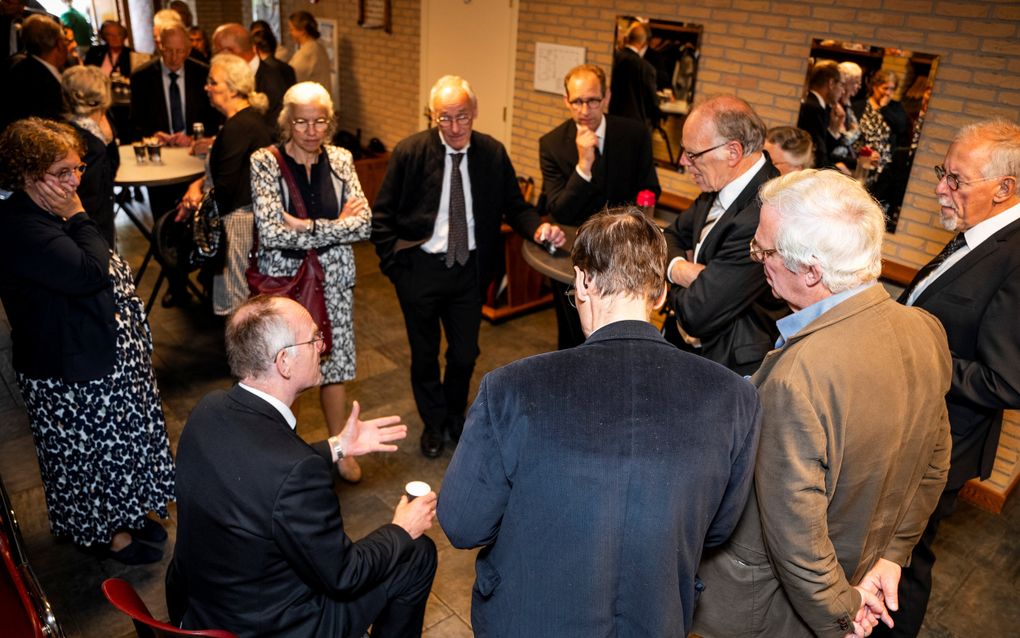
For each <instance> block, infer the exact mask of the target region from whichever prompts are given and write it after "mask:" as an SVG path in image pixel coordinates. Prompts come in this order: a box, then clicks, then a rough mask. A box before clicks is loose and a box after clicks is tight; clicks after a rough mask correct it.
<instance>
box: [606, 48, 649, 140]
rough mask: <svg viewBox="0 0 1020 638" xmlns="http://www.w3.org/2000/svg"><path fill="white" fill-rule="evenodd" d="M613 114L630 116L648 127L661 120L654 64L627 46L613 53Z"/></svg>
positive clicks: (611, 87)
mask: <svg viewBox="0 0 1020 638" xmlns="http://www.w3.org/2000/svg"><path fill="white" fill-rule="evenodd" d="M610 90H611V91H612V96H613V97H612V101H611V102H610V103H609V108H610V110H611V111H612V112H613V115H619V116H620V117H628V118H630V119H632V120H637V121H639V122H641V123H642V124H644V125H645V126H646V127H648V128H649V129H651V128H653V127H655V126H656V125H657V124H658V123H659V100H658V98H657V97H656V95H655V67H653V66H652V65H651V64H650V63H649V62H648V61H647V60H645V59H644V58H642V57H641V56H640V55H638V54H637V53H635V52H634V51H632V50H631V49H628V48H627V47H624V48H623V49H620V50H619V51H617V52H616V55H614V56H613V75H612V79H611V82H610Z"/></svg>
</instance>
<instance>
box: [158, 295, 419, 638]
mask: <svg viewBox="0 0 1020 638" xmlns="http://www.w3.org/2000/svg"><path fill="white" fill-rule="evenodd" d="M322 339H323V337H322V333H320V332H319V329H318V326H317V325H316V323H315V321H314V320H313V319H312V317H311V315H309V314H308V311H307V310H305V309H304V308H303V307H302V306H301V305H300V304H298V303H297V302H295V301H292V300H290V299H287V298H284V297H265V296H259V297H254V298H252V299H249V300H248V301H247V302H245V303H244V305H242V306H241V307H240V308H238V309H237V311H236V312H235V313H234V314H233V315H231V317H230V320H229V321H228V323H227V330H226V347H227V360H228V362H229V363H230V370H231V372H232V373H233V374H234V376H236V377H237V378H238V380H239V383H238V384H237V385H236V386H234V387H233V388H231V389H230V390H228V391H222V390H218V391H216V392H213V393H212V394H210V395H208V396H206V397H205V398H204V399H202V401H201V402H200V403H199V404H198V405H197V406H195V409H194V411H192V413H191V415H190V416H189V417H188V423H187V424H186V425H185V426H184V431H183V432H182V433H181V440H180V445H179V446H178V448H177V521H178V522H177V544H176V546H175V547H174V559H173V562H172V563H171V565H170V569H169V571H168V573H167V607H168V609H169V611H170V617H171V620H172V621H174V622H177V623H181V626H182V627H184V628H186V629H200V628H206V627H216V628H217V629H226V630H229V631H232V632H234V633H235V634H237V635H238V636H264V637H270V636H276V637H283V636H294V637H295V638H296V637H298V636H300V637H302V638H312V637H316V638H318V637H321V638H326V637H327V636H328V637H330V638H333V637H336V636H362V635H363V634H364V633H365V632H366V631H367V629H368V627H369V625H372V626H373V629H372V635H373V636H376V637H379V636H389V637H391V638H405V637H413V636H420V635H421V631H422V621H423V619H424V616H425V604H426V601H427V600H428V597H429V591H430V590H431V588H432V579H433V577H434V576H435V570H436V546H435V544H433V542H432V541H431V540H430V539H429V537H428V536H425V535H424V532H425V530H427V529H428V528H429V527H431V526H432V519H433V517H434V516H435V505H436V495H435V493H433V492H430V493H429V494H426V495H425V496H422V497H419V498H416V499H414V500H413V501H411V502H410V503H409V502H408V501H407V497H406V496H403V497H401V499H400V503H399V504H398V505H397V507H396V511H395V512H394V514H393V522H392V523H391V524H389V525H383V526H382V527H380V528H379V529H377V530H375V531H374V532H372V533H371V534H369V535H368V536H366V537H365V538H362V539H361V540H359V541H357V542H352V541H351V539H350V538H349V537H348V536H347V534H346V533H345V532H344V528H343V519H342V518H341V516H340V508H339V505H338V503H337V499H336V494H335V493H334V492H333V478H332V475H331V473H330V471H331V468H330V466H331V465H333V464H335V463H337V462H338V461H339V460H340V459H342V458H344V456H347V455H349V456H359V455H362V454H367V453H369V452H392V451H394V450H396V449H397V446H395V445H392V442H393V441H397V440H400V439H402V438H404V437H405V436H407V427H406V426H404V425H403V424H399V423H398V421H399V420H400V419H399V417H396V416H391V417H382V418H378V419H372V420H370V421H365V422H362V421H361V420H360V419H359V418H358V414H359V411H360V408H359V406H358V404H357V402H355V403H354V407H353V409H352V410H351V416H350V418H349V419H348V420H347V425H346V426H345V427H344V430H343V431H342V432H341V433H340V434H338V435H336V436H333V437H330V438H329V439H327V440H325V441H320V442H319V443H316V444H315V445H308V444H307V443H305V442H304V441H303V440H302V439H301V437H299V436H298V435H297V433H296V432H295V429H294V428H295V427H296V425H297V419H296V417H295V416H294V414H293V413H292V412H291V410H290V406H291V405H292V404H293V402H294V400H295V399H296V398H297V395H298V394H299V393H300V392H302V391H303V390H306V389H308V388H311V387H315V386H317V385H319V380H320V372H319V355H320V353H321V352H322Z"/></svg>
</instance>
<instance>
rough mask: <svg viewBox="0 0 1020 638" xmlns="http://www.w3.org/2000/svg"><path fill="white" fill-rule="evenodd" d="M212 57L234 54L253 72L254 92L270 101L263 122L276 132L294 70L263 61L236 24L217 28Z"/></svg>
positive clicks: (244, 32)
mask: <svg viewBox="0 0 1020 638" xmlns="http://www.w3.org/2000/svg"><path fill="white" fill-rule="evenodd" d="M212 48H213V54H216V53H219V52H221V51H226V52H227V53H233V54H234V55H236V56H238V57H240V58H241V59H242V60H244V61H245V62H247V63H248V64H249V65H250V66H251V67H252V69H253V70H254V71H255V90H256V91H258V92H259V93H265V94H266V97H268V98H269V109H268V110H267V111H266V119H268V120H269V122H270V123H271V124H272V125H273V128H274V130H275V127H276V118H277V117H278V116H279V115H280V110H281V109H282V108H283V94H284V93H286V92H287V89H289V88H290V87H292V86H294V83H295V82H296V81H297V80H296V79H295V75H294V69H293V68H291V66H290V65H289V64H287V63H286V62H280V61H279V60H277V59H276V58H268V59H265V60H262V59H260V58H259V56H258V54H257V53H256V51H255V45H254V44H252V40H251V35H250V34H249V33H248V30H247V29H245V28H244V27H243V26H241V25H240V24H237V23H236V22H231V23H228V24H223V25H220V26H219V27H217V29H216V31H214V32H213V36H212Z"/></svg>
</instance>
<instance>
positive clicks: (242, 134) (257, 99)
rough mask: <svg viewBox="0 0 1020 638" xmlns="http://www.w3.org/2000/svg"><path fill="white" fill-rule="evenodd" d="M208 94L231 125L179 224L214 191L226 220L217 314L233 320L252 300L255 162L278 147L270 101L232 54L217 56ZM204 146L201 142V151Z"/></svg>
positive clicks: (187, 198)
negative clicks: (264, 149) (253, 159)
mask: <svg viewBox="0 0 1020 638" xmlns="http://www.w3.org/2000/svg"><path fill="white" fill-rule="evenodd" d="M205 92H206V94H207V95H208V96H209V102H210V103H211V104H212V106H213V108H215V109H216V110H217V111H219V112H220V113H222V114H223V116H224V117H225V118H226V121H225V122H224V123H223V126H222V127H221V128H220V131H219V133H217V135H216V138H215V140H213V142H212V147H211V148H209V149H208V151H209V154H208V156H207V158H206V165H205V172H206V174H205V176H203V177H200V178H199V179H197V180H195V181H194V182H192V183H191V185H190V186H189V187H188V191H187V192H186V193H185V194H184V197H183V198H182V199H181V205H180V207H179V208H178V212H177V220H178V221H181V220H183V219H184V218H185V217H187V215H188V214H190V213H191V212H192V211H194V210H195V209H197V208H198V207H199V206H201V204H202V197H203V194H204V192H205V191H206V190H207V189H209V188H212V189H213V194H212V197H213V199H215V201H216V209H217V210H218V211H219V214H220V216H221V217H222V219H223V230H224V236H225V238H226V245H225V246H223V247H222V248H220V251H219V254H218V261H219V262H220V263H216V264H213V270H214V271H215V273H214V274H213V295H212V302H213V312H214V313H216V314H217V315H222V316H225V315H229V314H230V313H231V312H233V311H234V310H235V309H236V308H237V307H238V306H240V305H241V304H242V303H244V300H245V299H247V298H248V283H247V282H246V281H245V279H244V271H245V269H246V268H247V267H248V253H249V252H250V251H251V244H252V224H253V223H254V222H253V220H252V210H251V156H252V153H254V152H255V151H257V150H258V149H260V148H262V147H264V146H269V145H270V144H272V143H273V132H272V129H271V128H270V124H269V122H267V121H266V118H265V112H266V109H267V108H268V107H269V99H268V98H267V97H266V95H265V94H264V93H258V92H256V91H255V73H254V72H253V71H252V70H251V67H250V66H249V65H248V63H247V62H245V61H244V60H243V59H241V58H240V57H238V56H236V55H232V54H230V53H220V54H217V55H215V56H213V59H212V64H211V66H210V67H209V77H208V79H207V80H206V83H205ZM203 144H208V141H205V142H196V151H198V150H202V149H201V148H200V147H201V145H203Z"/></svg>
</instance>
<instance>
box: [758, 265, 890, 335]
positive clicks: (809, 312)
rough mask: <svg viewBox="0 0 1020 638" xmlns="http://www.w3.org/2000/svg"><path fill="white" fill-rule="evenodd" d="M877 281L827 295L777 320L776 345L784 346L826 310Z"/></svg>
mask: <svg viewBox="0 0 1020 638" xmlns="http://www.w3.org/2000/svg"><path fill="white" fill-rule="evenodd" d="M876 283H877V282H876V281H869V282H867V283H864V284H861V285H860V286H855V287H853V288H850V289H849V290H844V291H842V292H838V293H836V294H834V295H831V296H829V297H826V298H825V299H822V300H821V301H816V302H815V303H813V304H811V305H810V306H808V307H807V308H801V309H800V310H798V311H797V312H795V313H793V314H792V315H787V316H785V317H783V318H782V319H780V320H779V321H777V322H776V327H777V328H779V338H778V339H776V347H777V348H782V347H783V345H785V344H786V342H787V341H789V340H790V339H793V338H794V337H795V336H796V335H797V333H799V332H800V331H801V330H803V329H804V328H807V327H808V325H810V324H811V322H812V321H814V320H815V319H817V318H819V317H821V316H822V315H824V314H825V313H826V312H828V311H829V310H832V309H833V308H835V307H836V306H838V305H839V304H841V303H843V302H844V301H846V300H847V299H849V298H850V297H853V296H854V295H856V294H859V293H862V292H864V291H865V290H867V289H868V288H870V287H871V286H874V285H875V284H876Z"/></svg>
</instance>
